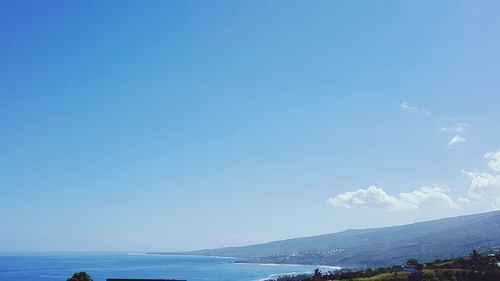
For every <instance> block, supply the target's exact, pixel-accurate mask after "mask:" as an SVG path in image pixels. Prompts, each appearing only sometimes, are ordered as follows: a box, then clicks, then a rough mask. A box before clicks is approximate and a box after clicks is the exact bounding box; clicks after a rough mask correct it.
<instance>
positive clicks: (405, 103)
mask: <svg viewBox="0 0 500 281" xmlns="http://www.w3.org/2000/svg"><path fill="white" fill-rule="evenodd" d="M401 107H402V108H403V109H406V110H410V111H418V108H417V107H416V106H413V105H410V104H409V103H407V102H403V103H402V104H401Z"/></svg>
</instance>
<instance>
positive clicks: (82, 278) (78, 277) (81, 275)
mask: <svg viewBox="0 0 500 281" xmlns="http://www.w3.org/2000/svg"><path fill="white" fill-rule="evenodd" d="M67 281H93V280H92V277H90V275H89V274H88V273H87V272H76V273H75V274H73V276H71V278H68V280H67Z"/></svg>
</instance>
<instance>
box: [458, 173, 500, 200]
mask: <svg viewBox="0 0 500 281" xmlns="http://www.w3.org/2000/svg"><path fill="white" fill-rule="evenodd" d="M462 172H463V173H464V174H465V175H467V176H468V177H469V178H470V181H471V183H470V188H469V191H468V192H467V194H468V195H469V198H470V199H472V200H481V201H485V202H488V203H490V204H491V205H492V206H493V208H494V209H496V208H497V207H496V206H500V175H492V174H489V173H482V172H468V171H462Z"/></svg>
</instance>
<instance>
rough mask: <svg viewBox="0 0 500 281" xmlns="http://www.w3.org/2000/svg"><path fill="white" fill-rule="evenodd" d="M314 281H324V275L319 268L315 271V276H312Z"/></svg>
mask: <svg viewBox="0 0 500 281" xmlns="http://www.w3.org/2000/svg"><path fill="white" fill-rule="evenodd" d="M312 280H313V281H320V280H323V274H321V271H319V269H318V268H316V269H315V270H314V274H313V276H312Z"/></svg>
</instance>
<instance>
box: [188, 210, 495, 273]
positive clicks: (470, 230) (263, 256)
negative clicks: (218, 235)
mask: <svg viewBox="0 0 500 281" xmlns="http://www.w3.org/2000/svg"><path fill="white" fill-rule="evenodd" d="M492 248H500V211H495V212H489V213H483V214H477V215H469V216H461V217H454V218H446V219H440V220H434V221H427V222H421V223H415V224H409V225H402V226H393V227H384V228H374V229H361V230H347V231H344V232H339V233H333V234H325V235H319V236H313V237H304V238H295V239H288V240H282V241H274V242H269V243H265V244H258V245H251V246H244V247H229V248H221V249H212V250H201V251H195V252H192V254H199V255H219V256H234V257H242V258H245V259H247V261H251V262H272V263H308V264H334V265H344V266H358V265H363V266H364V265H369V266H381V265H393V264H398V263H401V262H403V261H405V260H406V259H407V258H409V257H414V258H418V259H420V260H422V261H426V260H434V259H437V258H449V257H456V256H462V255H466V254H467V253H468V252H470V250H472V249H480V250H481V249H483V250H488V249H492Z"/></svg>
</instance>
